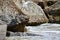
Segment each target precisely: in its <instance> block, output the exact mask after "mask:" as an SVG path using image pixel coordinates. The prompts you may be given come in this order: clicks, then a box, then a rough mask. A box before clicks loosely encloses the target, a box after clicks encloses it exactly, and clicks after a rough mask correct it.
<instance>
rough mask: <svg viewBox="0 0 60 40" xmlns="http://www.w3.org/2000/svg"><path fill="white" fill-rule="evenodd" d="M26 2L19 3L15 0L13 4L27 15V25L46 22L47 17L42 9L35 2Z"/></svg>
mask: <svg viewBox="0 0 60 40" xmlns="http://www.w3.org/2000/svg"><path fill="white" fill-rule="evenodd" d="M26 3H27V4H24V3H23V4H22V5H21V4H19V1H16V2H15V4H16V5H17V7H18V8H19V9H21V11H22V12H23V13H24V14H26V15H27V16H28V17H29V22H28V24H29V25H36V24H40V23H44V22H48V19H47V17H46V16H45V14H44V11H43V9H42V8H41V7H40V6H38V5H37V4H35V3H33V2H31V1H27V2H26Z"/></svg>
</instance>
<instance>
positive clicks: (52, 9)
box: [44, 1, 60, 23]
mask: <svg viewBox="0 0 60 40" xmlns="http://www.w3.org/2000/svg"><path fill="white" fill-rule="evenodd" d="M44 11H45V13H46V15H47V16H48V18H49V21H50V22H53V23H59V22H60V1H58V2H56V3H55V4H53V5H52V6H49V7H47V8H45V9H44Z"/></svg>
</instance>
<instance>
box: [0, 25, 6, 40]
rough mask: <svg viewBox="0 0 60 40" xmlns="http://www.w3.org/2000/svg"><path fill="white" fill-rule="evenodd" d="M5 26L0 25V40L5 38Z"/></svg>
mask: <svg viewBox="0 0 60 40" xmlns="http://www.w3.org/2000/svg"><path fill="white" fill-rule="evenodd" d="M6 31H7V25H0V40H4V39H5V37H6Z"/></svg>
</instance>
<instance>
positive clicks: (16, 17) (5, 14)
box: [0, 0, 29, 31]
mask: <svg viewBox="0 0 60 40" xmlns="http://www.w3.org/2000/svg"><path fill="white" fill-rule="evenodd" d="M1 2H2V3H0V21H1V22H0V24H7V25H8V28H7V29H8V30H9V31H13V30H16V31H17V28H18V27H19V29H18V30H19V31H20V29H21V28H22V30H21V31H24V30H23V29H24V28H25V25H26V24H27V22H28V20H29V18H28V17H27V16H26V15H25V14H23V13H22V11H20V10H19V9H17V8H16V6H15V4H14V2H13V1H12V0H1ZM18 25H19V26H18Z"/></svg>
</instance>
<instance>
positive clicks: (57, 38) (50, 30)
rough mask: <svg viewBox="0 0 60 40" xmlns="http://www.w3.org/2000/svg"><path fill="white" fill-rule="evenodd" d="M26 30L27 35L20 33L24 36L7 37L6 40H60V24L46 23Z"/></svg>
mask: <svg viewBox="0 0 60 40" xmlns="http://www.w3.org/2000/svg"><path fill="white" fill-rule="evenodd" d="M26 28H27V32H26V33H20V35H21V34H22V35H24V36H22V35H21V36H12V37H6V38H5V40H60V24H52V23H44V24H41V25H38V26H26ZM15 35H16V34H15ZM34 35H35V36H34ZM38 35H39V36H38Z"/></svg>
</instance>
